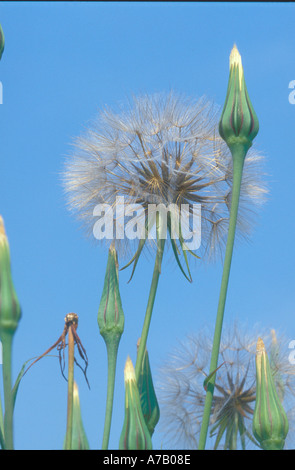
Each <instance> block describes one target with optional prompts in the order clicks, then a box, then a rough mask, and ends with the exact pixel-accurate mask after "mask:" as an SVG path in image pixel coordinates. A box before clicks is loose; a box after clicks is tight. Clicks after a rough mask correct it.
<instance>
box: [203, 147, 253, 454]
mask: <svg viewBox="0 0 295 470" xmlns="http://www.w3.org/2000/svg"><path fill="white" fill-rule="evenodd" d="M244 158H245V150H244V149H243V148H242V147H238V148H237V149H236V151H235V152H234V154H233V187H232V200H231V210H230V220H229V228H228V236H227V244H226V250H225V257H224V265H223V273H222V279H221V287H220V294H219V302H218V308H217V316H216V323H215V332H214V338H213V347H212V353H211V363H210V373H212V372H214V371H215V370H216V369H217V366H218V356H219V348H220V339H221V332H222V324H223V316H224V309H225V302H226V296H227V289H228V282H229V275H230V268H231V261H232V254H233V247H234V239H235V231H236V224H237V215H238V207H239V198H240V188H241V180H242V173H243V165H244ZM214 385H215V374H213V376H212V378H211V379H210V380H209V382H208V384H207V393H206V399H205V405H204V414H203V421H202V426H201V431H200V439H199V449H200V450H203V449H205V445H206V439H207V433H208V427H209V421H210V413H211V406H212V400H213V392H214Z"/></svg>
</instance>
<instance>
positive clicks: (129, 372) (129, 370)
mask: <svg viewBox="0 0 295 470" xmlns="http://www.w3.org/2000/svg"><path fill="white" fill-rule="evenodd" d="M124 379H125V382H131V381H132V380H135V370H134V367H133V364H132V361H131V359H130V357H129V356H128V357H127V360H126V364H125V369H124Z"/></svg>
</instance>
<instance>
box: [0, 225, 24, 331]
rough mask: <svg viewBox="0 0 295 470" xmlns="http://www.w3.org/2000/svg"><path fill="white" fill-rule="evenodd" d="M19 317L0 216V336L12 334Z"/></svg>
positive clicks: (7, 249) (17, 302) (7, 247)
mask: <svg viewBox="0 0 295 470" xmlns="http://www.w3.org/2000/svg"><path fill="white" fill-rule="evenodd" d="M20 317H21V308H20V304H19V301H18V298H17V295H16V292H15V289H14V285H13V281H12V277H11V266H10V252H9V244H8V240H7V237H6V233H5V229H4V223H3V219H2V217H1V216H0V337H1V336H2V333H3V332H7V333H9V334H13V333H14V332H15V330H16V328H17V326H18V322H19V320H20Z"/></svg>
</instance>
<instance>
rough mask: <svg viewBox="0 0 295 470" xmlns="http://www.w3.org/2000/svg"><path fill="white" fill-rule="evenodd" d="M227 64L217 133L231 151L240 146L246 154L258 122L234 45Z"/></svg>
mask: <svg viewBox="0 0 295 470" xmlns="http://www.w3.org/2000/svg"><path fill="white" fill-rule="evenodd" d="M229 64H230V73H229V82H228V89H227V95H226V99H225V104H224V108H223V111H222V115H221V119H220V122H219V133H220V135H221V137H222V138H223V140H225V142H226V143H227V145H228V147H229V148H230V150H231V151H232V150H233V148H234V147H236V146H242V147H243V149H244V154H245V155H246V153H247V151H248V149H249V148H250V147H251V145H252V141H253V139H254V137H255V136H256V135H257V133H258V129H259V123H258V119H257V116H256V114H255V111H254V109H253V106H252V104H251V101H250V98H249V95H248V92H247V88H246V83H245V79H244V71H243V67H242V60H241V56H240V54H239V51H238V49H237V47H236V46H234V47H233V49H232V51H231V54H230V61H229Z"/></svg>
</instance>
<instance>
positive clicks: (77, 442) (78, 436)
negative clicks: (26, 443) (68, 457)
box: [71, 382, 89, 450]
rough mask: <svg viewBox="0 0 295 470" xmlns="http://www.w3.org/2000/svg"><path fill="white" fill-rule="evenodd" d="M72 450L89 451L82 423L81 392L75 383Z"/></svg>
mask: <svg viewBox="0 0 295 470" xmlns="http://www.w3.org/2000/svg"><path fill="white" fill-rule="evenodd" d="M71 448H72V450H88V449H89V443H88V439H87V436H86V433H85V429H84V426H83V422H82V416H81V408H80V400H79V390H78V386H77V384H76V382H74V390H73V431H72V447H71Z"/></svg>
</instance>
